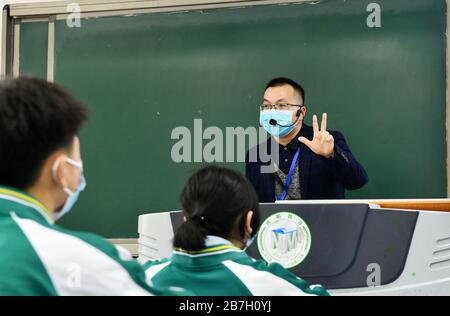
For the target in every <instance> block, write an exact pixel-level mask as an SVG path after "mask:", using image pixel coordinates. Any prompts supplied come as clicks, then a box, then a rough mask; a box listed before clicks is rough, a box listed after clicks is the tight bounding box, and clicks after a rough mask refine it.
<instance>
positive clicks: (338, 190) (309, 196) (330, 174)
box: [245, 124, 368, 203]
mask: <svg viewBox="0 0 450 316" xmlns="http://www.w3.org/2000/svg"><path fill="white" fill-rule="evenodd" d="M329 133H330V134H331V135H333V137H334V157H332V158H328V159H327V158H324V157H322V156H320V155H316V154H315V153H314V152H313V151H311V149H309V148H308V147H307V146H306V145H304V144H303V143H300V141H299V140H298V137H300V136H303V137H306V138H307V139H309V140H312V139H313V129H312V127H311V126H308V125H305V124H303V125H302V128H301V130H300V132H299V133H298V135H297V136H296V137H295V138H294V139H293V140H292V142H298V144H299V146H300V155H299V173H300V191H301V196H302V199H305V200H324V199H343V198H345V190H346V189H347V190H354V189H359V188H361V187H362V186H364V185H365V184H366V183H367V181H368V176H367V173H366V171H365V170H364V167H363V166H362V165H361V164H360V163H359V162H358V161H356V159H355V157H354V156H353V154H352V152H351V151H350V148H349V147H348V145H347V143H346V141H345V139H344V136H343V135H342V134H341V133H340V132H337V131H329ZM292 142H291V144H292ZM272 143H274V142H271V141H270V138H269V139H268V140H267V141H266V142H264V143H262V144H259V145H257V146H255V147H253V148H251V149H250V150H249V152H247V156H246V163H245V173H246V176H247V178H248V179H249V180H250V181H251V183H252V184H253V186H254V187H255V189H256V192H257V193H258V196H259V201H260V202H261V203H265V202H274V201H275V177H274V174H273V173H262V172H261V166H262V165H269V163H268V162H267V160H268V159H267V158H266V159H261V157H260V146H267V147H263V149H262V152H263V153H266V152H267V154H270V153H271V148H270V147H271V144H272ZM275 144H277V143H275ZM291 144H289V145H291ZM289 145H288V146H289ZM294 145H297V144H294ZM277 146H279V145H278V144H277ZM266 148H267V149H266ZM255 151H256V152H255ZM249 157H253V159H252V160H256V161H253V162H252V161H249ZM255 158H256V159H255ZM261 160H263V161H265V163H264V162H261Z"/></svg>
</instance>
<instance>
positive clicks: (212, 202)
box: [174, 165, 260, 251]
mask: <svg viewBox="0 0 450 316" xmlns="http://www.w3.org/2000/svg"><path fill="white" fill-rule="evenodd" d="M180 200H181V205H182V208H183V213H184V216H185V217H186V222H184V223H183V224H182V225H181V226H180V227H179V228H178V230H177V231H176V233H175V238H174V247H175V248H182V249H184V250H187V251H196V250H201V249H204V248H205V239H206V236H207V235H214V236H218V237H222V238H225V239H229V238H240V239H241V240H243V239H244V238H245V220H246V218H247V214H248V212H249V211H250V210H251V211H253V218H252V222H251V226H252V229H253V232H252V236H254V235H256V232H257V230H258V228H259V224H260V218H259V205H258V196H257V194H256V191H255V189H254V188H253V186H252V184H251V183H250V181H249V180H248V179H247V178H245V177H244V176H243V175H241V174H240V173H239V172H238V171H235V170H232V169H227V168H223V167H218V166H214V165H211V166H207V167H204V168H202V169H200V170H199V171H197V172H196V173H195V174H193V175H192V176H191V177H190V178H189V180H188V181H187V183H186V185H185V187H184V189H183V191H182V193H181V197H180ZM237 231H239V236H233V234H236V232H237Z"/></svg>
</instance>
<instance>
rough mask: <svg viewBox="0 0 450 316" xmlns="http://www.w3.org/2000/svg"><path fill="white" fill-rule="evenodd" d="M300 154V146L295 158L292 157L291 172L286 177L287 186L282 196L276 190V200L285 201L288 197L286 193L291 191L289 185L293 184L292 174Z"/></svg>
mask: <svg viewBox="0 0 450 316" xmlns="http://www.w3.org/2000/svg"><path fill="white" fill-rule="evenodd" d="M299 154H300V147H299V148H298V149H297V151H296V152H295V156H294V159H292V163H291V167H290V168H289V173H288V176H287V178H286V186H285V189H284V192H283V194H281V195H280V196H278V195H277V193H276V192H275V201H278V200H281V201H283V200H284V199H285V198H286V195H287V193H288V191H289V187H290V186H291V181H292V174H293V173H294V169H295V164H296V163H297V160H298V156H299Z"/></svg>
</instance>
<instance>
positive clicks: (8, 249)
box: [0, 187, 175, 296]
mask: <svg viewBox="0 0 450 316" xmlns="http://www.w3.org/2000/svg"><path fill="white" fill-rule="evenodd" d="M174 293H175V292H169V291H163V290H156V289H154V288H152V287H150V286H149V285H148V283H146V277H145V271H144V269H143V268H142V266H141V265H140V264H139V263H138V262H137V261H135V260H133V259H132V257H131V255H130V254H129V253H128V251H126V250H125V249H121V248H116V247H115V246H113V245H112V244H111V243H109V242H108V241H106V240H104V239H102V238H100V237H98V236H96V235H92V234H87V233H80V232H73V231H69V230H65V229H63V228H61V227H59V226H57V225H55V224H53V220H52V217H51V215H50V213H49V212H48V211H47V210H46V208H45V207H44V206H43V205H42V204H41V203H40V202H39V201H37V200H36V199H35V198H33V197H32V196H30V195H28V194H27V193H25V192H21V191H18V190H14V189H11V188H6V187H0V296H1V295H8V296H9V295H46V296H47V295H172V294H174Z"/></svg>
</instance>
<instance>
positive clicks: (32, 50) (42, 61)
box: [19, 22, 48, 79]
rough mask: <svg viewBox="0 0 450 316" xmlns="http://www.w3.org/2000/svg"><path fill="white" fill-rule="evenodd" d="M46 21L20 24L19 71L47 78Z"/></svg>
mask: <svg viewBox="0 0 450 316" xmlns="http://www.w3.org/2000/svg"><path fill="white" fill-rule="evenodd" d="M47 39H48V22H33V23H27V22H25V23H21V24H20V43H21V45H20V46H19V51H20V53H19V60H20V63H19V72H20V74H21V75H33V76H35V77H39V78H43V79H46V78H47V52H48V40H47Z"/></svg>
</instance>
